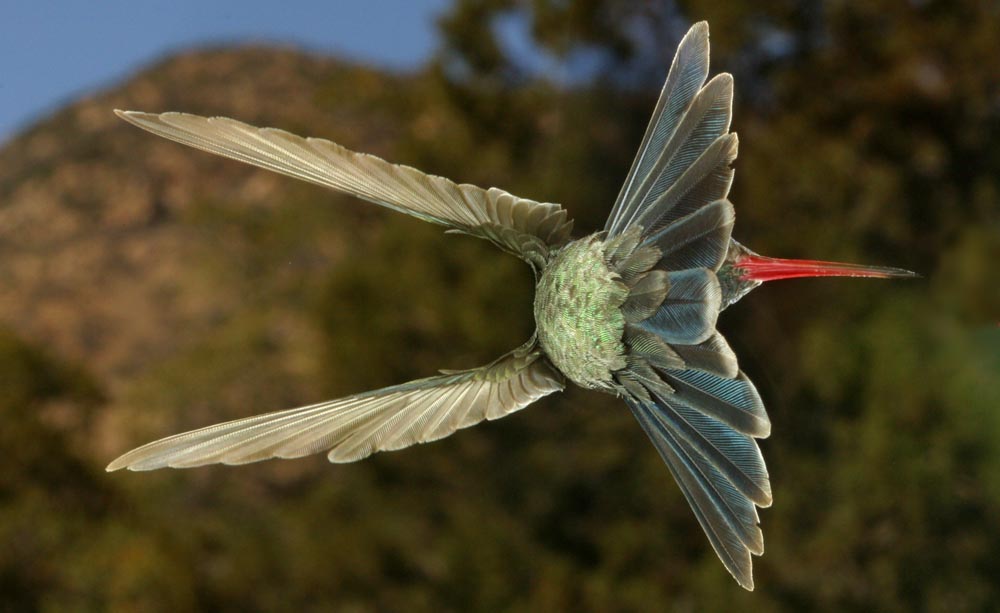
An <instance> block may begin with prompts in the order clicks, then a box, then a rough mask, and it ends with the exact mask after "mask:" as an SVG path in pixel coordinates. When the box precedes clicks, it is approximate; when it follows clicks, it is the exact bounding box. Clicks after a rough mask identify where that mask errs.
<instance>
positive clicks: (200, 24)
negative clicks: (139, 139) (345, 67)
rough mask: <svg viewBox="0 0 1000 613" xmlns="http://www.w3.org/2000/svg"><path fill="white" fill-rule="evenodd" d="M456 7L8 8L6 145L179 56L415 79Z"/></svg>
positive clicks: (3, 48) (2, 58)
mask: <svg viewBox="0 0 1000 613" xmlns="http://www.w3.org/2000/svg"><path fill="white" fill-rule="evenodd" d="M448 4H450V3H449V2H448V0H358V1H351V2H335V1H327V2H321V1H318V0H309V1H304V2H278V1H277V0H272V1H271V2H262V1H260V0H241V1H236V0H221V1H214V2H213V1H206V0H169V1H163V0H151V1H142V0H131V1H124V0H108V1H98V2H83V1H82V0H81V1H79V2H74V1H70V0H62V1H54V0H35V1H34V2H4V5H3V9H2V11H0V143H2V142H3V141H6V140H7V139H8V138H10V137H11V136H12V135H14V134H16V133H17V132H18V131H20V130H22V129H24V128H26V127H28V126H29V125H30V124H31V123H32V122H34V121H38V120H40V119H43V118H44V117H45V116H46V115H47V114H48V113H50V112H52V111H54V110H56V109H58V108H59V107H61V106H63V105H64V104H67V103H69V102H71V101H73V100H74V99H76V98H78V97H80V96H82V95H85V94H87V93H88V92H91V91H95V90H98V89H101V88H105V87H109V86H112V85H114V84H115V83H117V82H118V81H120V80H122V79H124V78H126V77H127V76H129V75H130V74H132V73H133V72H135V71H137V70H139V69H141V68H142V67H143V66H145V65H147V64H149V63H151V62H153V61H155V60H156V59H158V58H160V57H162V56H164V55H166V54H169V53H171V52H173V51H177V50H180V49H184V48H187V47H191V46H195V45H209V44H215V45H217V44H223V43H227V42H233V43H237V42H278V43H282V44H292V45H296V46H299V47H303V48H306V49H310V50H313V51H320V52H324V53H330V54H331V55H338V56H341V57H348V58H353V59H356V60H360V61H364V62H368V63H372V64H376V65H381V66H387V67H392V68H397V69H406V68H413V67H416V66H419V65H420V64H421V63H423V62H424V61H426V60H427V59H428V58H429V57H430V55H431V53H432V52H433V51H434V49H435V44H436V26H435V19H436V17H437V16H438V15H439V14H441V13H442V12H443V11H444V10H445V9H446V8H447V6H448Z"/></svg>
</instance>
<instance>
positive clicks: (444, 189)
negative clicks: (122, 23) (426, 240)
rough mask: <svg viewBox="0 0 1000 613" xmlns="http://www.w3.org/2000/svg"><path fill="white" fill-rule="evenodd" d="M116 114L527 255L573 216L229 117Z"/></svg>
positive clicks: (566, 228) (555, 241)
mask: <svg viewBox="0 0 1000 613" xmlns="http://www.w3.org/2000/svg"><path fill="white" fill-rule="evenodd" d="M115 113H117V114H118V116H119V117H121V118H122V119H124V120H126V121H128V122H130V123H132V124H134V125H136V126H138V127H140V128H143V129H145V130H148V131H149V132H152V133H153V134H157V135H159V136H162V137H164V138H168V139H170V140H173V141H176V142H179V143H182V144H185V145H189V146H191V147H195V148H197V149H201V150H203V151H208V152H209V153H214V154H216V155H221V156H223V157H228V158H231V159H234V160H238V161H241V162H246V163H247V164H252V165H254V166H259V167H261V168H265V169H267V170H271V171H274V172H277V173H280V174H283V175H287V176H290V177H294V178H296V179H301V180H303V181H308V182H310V183H314V184H316V185H320V186H323V187H327V188H330V189H332V190H335V191H339V192H344V193H347V194H350V195H352V196H356V197H358V198H361V199H363V200H367V201H369V202H373V203H375V204H378V205H381V206H384V207H388V208H390V209H393V210H395V211H398V212H401V213H406V214H408V215H412V216H414V217H417V218H419V219H422V220H424V221H428V222H431V223H436V224H440V225H444V226H448V227H449V228H451V229H452V230H455V231H459V232H463V233H466V234H471V235H474V236H479V237H481V238H486V239H488V240H490V241H492V242H494V243H496V244H497V245H498V246H500V247H501V248H503V249H505V250H507V251H510V252H512V253H514V254H516V255H518V256H520V257H522V258H524V259H527V260H529V261H533V259H534V258H536V257H537V254H538V253H539V252H541V253H543V254H544V253H546V252H547V249H548V248H549V247H552V246H558V245H561V244H563V243H565V242H566V241H567V240H568V239H569V235H570V230H571V229H572V221H569V220H567V218H566V211H565V210H563V209H562V208H561V207H560V206H559V205H558V204H552V203H548V202H536V201H534V200H529V199H527V198H519V197H517V196H514V195H512V194H509V193H507V192H505V191H503V190H501V189H497V188H490V189H488V190H487V189H483V188H480V187H476V186H474V185H469V184H456V183H454V182H452V181H450V180H449V179H446V178H444V177H439V176H435V175H428V174H425V173H423V172H421V171H419V170H417V169H416V168H411V167H409V166H402V165H399V164H390V163H389V162H386V161H385V160H382V159H381V158H378V157H375V156H373V155H368V154H364V153H356V152H354V151H351V150H349V149H347V148H345V147H342V146H340V145H338V144H336V143H334V142H331V141H328V140H323V139H319V138H303V137H301V136H296V135H295V134H292V133H290V132H285V131H284V130H278V129H275V128H257V127H254V126H251V125H248V124H245V123H243V122H240V121H236V120H235V119H229V118H226V117H211V118H209V117H201V116H198V115H190V114H187V113H161V114H153V113H142V112H138V111H118V110H116V111H115Z"/></svg>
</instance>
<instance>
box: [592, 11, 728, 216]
mask: <svg viewBox="0 0 1000 613" xmlns="http://www.w3.org/2000/svg"><path fill="white" fill-rule="evenodd" d="M708 55H709V46H708V23H706V22H704V21H702V22H699V23H696V24H694V25H693V26H691V29H690V30H688V32H687V34H686V35H685V36H684V38H683V39H682V40H681V42H680V45H678V47H677V54H676V55H674V61H673V63H672V64H671V66H670V72H669V73H668V75H667V80H666V82H665V83H664V84H663V90H662V91H661V92H660V98H659V100H658V101H657V103H656V108H655V109H654V110H653V116H652V117H651V118H650V120H649V126H648V127H647V128H646V134H645V135H644V136H643V139H642V143H641V144H640V145H639V152H638V153H637V154H636V157H635V161H634V162H633V163H632V168H631V170H629V174H628V177H627V178H626V179H625V183H624V185H622V189H621V192H619V194H618V199H617V200H616V201H615V206H614V208H613V209H612V210H611V215H610V216H608V221H607V223H606V224H605V226H604V228H605V230H607V231H608V235H609V236H615V235H617V234H619V233H621V232H622V231H624V230H625V228H626V227H628V223H629V221H630V220H631V219H632V218H633V217H634V216H635V213H636V209H637V208H638V206H639V203H640V202H641V200H642V195H641V194H640V193H639V192H640V186H641V185H643V183H644V182H645V181H646V180H647V179H648V178H649V177H650V174H651V172H652V171H653V167H654V166H655V165H656V163H657V160H658V159H659V158H660V154H661V152H662V151H663V150H664V149H665V147H666V146H667V144H668V143H669V142H670V140H671V138H672V137H673V136H674V133H675V132H676V130H677V127H678V125H679V124H680V122H681V120H682V119H683V117H684V114H685V113H686V112H687V110H688V107H689V106H690V105H691V102H692V100H694V98H695V96H696V95H697V94H698V92H699V90H700V89H701V86H702V84H703V83H704V82H705V79H706V78H707V77H708Z"/></svg>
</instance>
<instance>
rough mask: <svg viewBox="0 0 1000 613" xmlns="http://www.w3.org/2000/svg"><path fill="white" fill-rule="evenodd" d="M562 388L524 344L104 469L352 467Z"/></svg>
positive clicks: (172, 443) (155, 446) (215, 430)
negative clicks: (285, 461)
mask: <svg viewBox="0 0 1000 613" xmlns="http://www.w3.org/2000/svg"><path fill="white" fill-rule="evenodd" d="M562 389H563V382H562V378H561V377H560V376H559V375H558V374H557V373H556V372H555V370H554V369H553V368H552V367H551V366H550V365H549V364H548V361H547V360H546V359H545V358H543V357H542V356H541V353H540V352H539V351H538V350H537V349H536V348H535V347H534V345H533V343H529V344H528V345H525V346H524V347H522V348H521V349H518V350H515V351H514V352H511V353H509V354H507V355H506V356H504V357H502V358H500V359H499V360H497V361H496V362H494V363H492V364H490V365H488V366H484V367H482V368H477V369H473V370H467V371H460V372H451V373H446V374H442V375H439V376H436V377H428V378H426V379H419V380H417V381H411V382H410V383H404V384H402V385H396V386H392V387H387V388H383V389H380V390H375V391H371V392H366V393H363V394H357V395H354V396H348V397H346V398H341V399H338V400H331V401H329V402H323V403H320V404H315V405H311V406H306V407H300V408H297V409H289V410H285V411H278V412H274V413H267V414H264V415H258V416H255V417H248V418H245V419H237V420H235V421H230V422H226V423H222V424H218V425H214V426H209V427H207V428H201V429H199V430H193V431H191V432H186V433H183V434H177V435H174V436H171V437H168V438H165V439H161V440H159V441H155V442H152V443H149V444H147V445H144V446H142V447H139V448H138V449H135V450H133V451H130V452H128V453H126V454H125V455H123V456H121V457H120V458H118V459H117V460H115V461H114V462H112V463H111V464H109V465H108V468H107V470H109V471H112V470H118V469H121V468H128V469H130V470H152V469H156V468H165V467H172V468H188V467H193V466H202V465H205V464H216V463H221V464H246V463H249V462H257V461H259V460H266V459H269V458H297V457H301V456H305V455H309V454H313V453H318V452H320V451H328V456H327V457H328V458H329V460H330V461H331V462H353V461H355V460H360V459H362V458H365V457H367V456H369V455H371V454H373V453H375V452H378V451H387V450H393V449H401V448H403V447H407V446H409V445H413V444H415V443H426V442H429V441H433V440H437V439H440V438H443V437H445V436H448V435H449V434H451V433H453V432H455V431H456V430H458V429H461V428H466V427H468V426H471V425H474V424H476V423H479V422H481V421H483V420H484V419H497V418H500V417H503V416H505V415H508V414H510V413H513V412H514V411H518V410H520V409H523V408H524V407H526V406H528V405H529V404H531V403H532V402H534V401H536V400H538V399H539V398H541V397H542V396H546V395H548V394H551V393H553V392H556V391H560V390H562Z"/></svg>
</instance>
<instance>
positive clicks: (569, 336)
mask: <svg viewBox="0 0 1000 613" xmlns="http://www.w3.org/2000/svg"><path fill="white" fill-rule="evenodd" d="M708 61H709V44H708V24H707V23H705V22H701V23H698V24H695V25H694V26H693V27H692V28H691V29H690V30H689V31H688V33H687V34H686V35H685V36H684V39H683V40H682V41H681V43H680V46H679V47H678V49H677V54H676V56H675V57H674V60H673V63H672V65H671V67H670V72H669V74H668V75H667V80H666V83H665V84H664V86H663V90H662V92H661V94H660V97H659V100H658V102H657V104H656V108H655V109H654V111H653V116H652V119H651V120H650V122H649V127H648V128H647V129H646V134H645V136H644V137H643V140H642V144H641V145H640V147H639V152H638V154H637V155H636V158H635V161H634V162H633V164H632V168H631V170H630V171H629V173H628V177H627V178H626V180H625V184H624V186H623V187H622V189H621V192H620V193H619V194H618V198H617V200H616V201H615V204H614V207H613V209H612V211H611V215H610V216H609V217H608V220H607V223H606V224H605V226H604V230H603V231H602V232H598V233H596V234H592V235H590V236H587V237H584V238H581V239H576V240H573V239H571V237H570V230H571V227H572V221H570V220H569V219H567V215H566V211H565V210H563V209H562V208H561V207H560V206H559V205H557V204H552V203H540V202H536V201H534V200H529V199H526V198H520V197H518V196H514V195H512V194H509V193H507V192H505V191H503V190H500V189H497V188H490V189H482V188H479V187H476V186H474V185H467V184H461V185H458V184H455V183H453V182H452V181H449V180H448V179H445V178H443V177H438V176H431V175H426V174H424V173H422V172H420V171H419V170H416V169H414V168H410V167H408V166H400V165H395V164H390V163H388V162H386V161H384V160H381V159H379V158H377V157H374V156H371V155H366V154H363V153H355V152H353V151H349V150H348V149H345V148H344V147H341V146H340V145H337V144H335V143H333V142H330V141H327V140H322V139H317V138H301V137H299V136H296V135H294V134H290V133H288V132H285V131H282V130H277V129H273V128H256V127H253V126H250V125H247V124H244V123H241V122H239V121H235V120H233V119H227V118H222V117H216V118H205V117H198V116H195V115H189V114H183V113H162V114H159V115H156V114H149V113H141V112H135V111H115V112H116V113H117V114H118V115H119V116H120V117H121V118H122V119H124V120H126V121H128V122H131V123H133V124H135V125H137V126H139V127H140V128H143V129H146V130H148V131H150V132H152V133H154V134H158V135H160V136H163V137H166V138H169V139H172V140H175V141H177V142H180V143H183V144H186V145H190V146H192V147H196V148H199V149H202V150H205V151H208V152H211V153H215V154H218V155H222V156H225V157H229V158H232V159H235V160H239V161H242V162H247V163H249V164H253V165H255V166H260V167H262V168H266V169H268V170H273V171H275V172H278V173H281V174H285V175H288V176H291V177H296V178H298V179H303V180H305V181H309V182H311V183H315V184H318V185H322V186H324V187H328V188H330V189H333V190H336V191H340V192H345V193H347V194H351V195H353V196H356V197H358V198H361V199H363V200H368V201H370V202H373V203H375V204H379V205H382V206H385V207H388V208H390V209H393V210H396V211H399V212H401V213H406V214H408V215H413V216H414V217H417V218H420V219H423V220H425V221H429V222H431V223H436V224H440V225H443V226H445V227H447V228H448V230H447V231H446V232H449V233H451V232H456V233H462V234H470V235H472V236H478V237H480V238H484V239H486V240H488V241H490V242H492V243H493V244H495V245H496V246H497V247H499V248H500V249H502V250H503V251H506V252H508V253H512V254H514V255H516V256H518V257H519V258H521V259H523V260H524V261H525V262H527V263H528V265H529V266H530V267H531V269H532V271H533V272H534V275H535V280H536V287H535V299H534V316H535V325H536V331H535V333H534V334H533V335H532V337H531V338H530V339H529V340H528V341H527V342H526V343H524V344H523V345H521V346H520V347H518V348H517V349H514V350H513V351H511V352H510V353H508V354H506V355H504V356H503V357H501V358H499V359H497V360H496V361H494V362H492V363H490V364H487V365H486V366H482V367H480V368H474V369H471V370H461V371H441V374H439V375H437V376H433V377H428V378H425V379H418V380H416V381H411V382H409V383H403V384H401V385H394V386H391V387H387V388H383V389H379V390H375V391H369V392H364V393H361V394H356V395H354V396H348V397H346V398H341V399H338V400H331V401H328V402H322V403H319V404H314V405H310V406H305V407H301V408H296V409H290V410H284V411H278V412H273V413H266V414H263V415H258V416H256V417H248V418H245V419H237V420H235V421H230V422H225V423H222V424H217V425H213V426H208V427H205V428H201V429H198V430H193V431H191V432H186V433H183V434H177V435H174V436H171V437H168V438H164V439H161V440H158V441H155V442H152V443H149V444H147V445H144V446H142V447H139V448H138V449H135V450H133V451H130V452H128V453H126V454H125V455H123V456H121V457H119V458H118V459H117V460H115V461H114V462H112V463H111V464H110V465H108V468H107V470H109V471H113V470H118V469H121V468H128V469H130V470H152V469H156V468H163V467H174V468H187V467H192V466H201V465H204V464H213V463H223V464H244V463H248V462H256V461H258V460H264V459H268V458H297V457H301V456H305V455H309V454H313V453H318V452H320V451H324V452H327V457H328V458H329V460H330V461H331V462H353V461H355V460H360V459H362V458H364V457H367V456H369V455H371V454H372V453H375V452H377V451H387V450H393V449H401V448H403V447H407V446H409V445H413V444H415V443H426V442H428V441H433V440H437V439H439V438H443V437H445V436H448V435H449V434H451V433H453V432H455V431H456V430H458V429H460V428H465V427H468V426H471V425H473V424H476V423H479V422H480V421H483V420H484V419H497V418H500V417H503V416H505V415H509V414H510V413H513V412H514V411H518V410H520V409H523V408H524V407H526V406H528V405H529V404H531V403H533V402H535V401H536V400H538V399H539V398H541V397H543V396H546V395H548V394H551V393H553V392H557V391H561V390H562V389H564V386H565V381H566V380H567V379H568V380H569V381H572V382H573V383H576V384H577V385H579V386H581V387H584V388H588V389H595V390H600V391H604V392H607V393H609V394H613V395H615V396H618V397H619V398H621V399H622V400H624V401H625V404H626V405H628V407H629V409H631V411H632V413H633V414H634V415H635V417H636V419H638V421H639V424H640V425H641V426H642V428H643V429H644V430H645V432H646V434H647V435H648V436H649V438H650V439H651V440H652V442H653V445H654V446H655V447H656V450H657V451H658V452H659V453H660V456H661V457H662V458H663V460H664V461H665V462H666V464H667V467H668V468H669V469H670V472H671V473H673V476H674V479H675V480H676V481H677V485H678V486H679V487H680V489H681V491H682V492H683V493H684V496H685V497H686V498H687V500H688V502H689V503H690V505H691V508H692V510H693V511H694V513H695V516H696V517H697V518H698V521H699V523H700V524H701V526H702V528H703V529H704V530H705V534H706V535H707V536H708V539H709V541H710V542H711V544H712V547H713V548H714V549H715V552H716V553H717V554H718V556H719V558H720V559H721V560H722V563H723V564H724V565H725V567H726V569H727V570H728V571H729V572H730V573H732V575H733V576H734V577H735V578H736V580H737V581H738V582H739V584H740V585H741V586H743V587H744V588H746V589H748V590H752V589H753V576H752V567H751V558H750V554H755V555H761V554H762V553H763V551H764V543H763V536H762V533H761V530H760V527H759V518H758V515H757V508H756V507H767V506H769V505H770V504H771V484H770V481H769V478H768V473H767V468H766V466H765V465H764V459H763V457H762V456H761V452H760V449H759V447H758V446H757V441H756V439H760V438H766V437H767V436H768V435H769V434H770V432H771V422H770V420H769V419H768V416H767V413H766V411H765V410H764V405H763V403H762V401H761V399H760V396H759V395H758V393H757V390H756V389H755V388H754V385H753V383H751V382H750V380H749V379H748V378H747V377H746V376H745V375H744V374H743V372H742V371H741V370H740V369H739V366H738V364H737V359H736V356H735V355H734V354H733V351H732V350H731V349H730V347H729V345H728V344H727V343H726V340H725V339H724V338H723V337H722V335H721V334H720V333H719V332H718V331H717V330H716V327H715V326H716V320H717V318H718V316H719V313H720V312H721V311H722V310H723V309H725V308H726V307H728V306H729V305H731V304H733V303H735V302H736V301H737V300H739V299H740V298H742V297H743V296H744V295H746V294H747V292H749V291H751V290H752V289H754V288H755V287H757V286H759V285H760V284H761V283H762V282H765V281H773V280H776V279H787V278H793V277H813V276H852V277H876V278H887V277H910V276H914V275H913V273H911V272H908V271H905V270H900V269H897V268H883V267H869V266H857V265H851V264H838V263H830V262H819V261H811V260H784V259H774V258H768V257H764V256H761V255H758V254H756V253H754V252H753V251H751V250H749V249H747V248H746V247H744V246H742V245H741V244H739V243H737V242H736V241H735V240H733V239H732V238H731V237H730V234H731V231H732V228H733V222H734V213H733V205H732V204H731V203H730V202H729V200H727V195H728V193H729V186H730V184H731V183H732V180H733V169H732V163H733V160H735V159H736V149H737V138H736V134H735V133H731V132H729V122H730V117H731V113H732V97H733V78H732V76H731V75H729V74H720V75H717V76H715V77H714V78H712V79H711V80H709V81H708V82H707V83H706V82H705V81H706V79H707V77H708Z"/></svg>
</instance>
